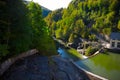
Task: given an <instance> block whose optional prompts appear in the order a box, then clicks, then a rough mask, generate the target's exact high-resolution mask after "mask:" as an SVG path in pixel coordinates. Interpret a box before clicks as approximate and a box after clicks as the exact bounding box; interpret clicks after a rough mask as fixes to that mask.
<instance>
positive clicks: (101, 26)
mask: <svg viewBox="0 0 120 80" xmlns="http://www.w3.org/2000/svg"><path fill="white" fill-rule="evenodd" d="M119 5H120V1H119V0H115V1H113V0H94V1H93V0H73V1H72V2H71V3H70V4H69V6H68V8H67V9H62V10H61V12H59V13H61V15H58V16H59V17H60V18H58V16H55V15H57V14H58V13H56V11H57V10H56V11H53V12H51V13H50V14H48V16H47V17H46V18H45V20H46V22H47V24H49V28H50V30H52V32H51V34H54V35H56V37H57V38H61V39H63V40H65V41H66V40H67V42H68V41H69V39H71V34H73V33H75V34H76V36H77V38H79V37H82V38H86V39H90V40H92V39H93V40H94V38H93V36H91V33H95V34H99V33H103V34H106V35H109V34H110V33H111V32H114V31H120V29H119V24H118V21H119V17H120V14H119V12H120V6H119ZM55 17H56V18H57V20H56V18H55ZM54 22H55V24H56V25H55V26H54V25H52V24H53V23H54ZM54 28H55V29H54ZM55 32H56V33H55ZM58 33H60V34H58ZM61 34H62V36H61ZM70 41H72V40H70Z"/></svg>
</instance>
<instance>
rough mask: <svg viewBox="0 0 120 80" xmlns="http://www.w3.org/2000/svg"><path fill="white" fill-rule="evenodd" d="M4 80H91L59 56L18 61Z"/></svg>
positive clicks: (33, 57)
mask: <svg viewBox="0 0 120 80" xmlns="http://www.w3.org/2000/svg"><path fill="white" fill-rule="evenodd" d="M2 78H3V79H2V80H89V78H88V77H87V75H86V74H85V73H84V72H83V71H80V70H78V69H77V68H76V67H74V65H73V64H71V62H69V61H68V60H65V59H62V58H61V57H59V56H54V57H49V58H48V57H43V56H40V55H38V54H37V55H32V56H29V57H27V58H24V59H22V60H18V61H17V62H16V63H15V64H14V65H12V66H11V67H10V68H9V70H8V71H7V72H6V73H5V74H4V76H3V77H2Z"/></svg>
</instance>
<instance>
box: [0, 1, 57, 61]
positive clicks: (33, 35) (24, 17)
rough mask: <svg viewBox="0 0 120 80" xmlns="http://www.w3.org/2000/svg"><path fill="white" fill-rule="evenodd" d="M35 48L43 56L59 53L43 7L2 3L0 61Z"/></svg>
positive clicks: (32, 3) (30, 4)
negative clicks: (43, 14) (44, 17)
mask: <svg viewBox="0 0 120 80" xmlns="http://www.w3.org/2000/svg"><path fill="white" fill-rule="evenodd" d="M34 48H35V49H38V50H39V52H40V54H42V55H52V54H56V51H55V50H56V49H55V45H54V41H53V40H52V38H51V37H50V34H49V30H48V27H47V25H46V23H45V21H44V20H43V16H42V10H41V7H40V5H39V4H37V3H34V2H26V1H23V0H0V62H2V61H4V60H5V59H7V58H9V57H11V56H14V55H17V54H20V53H22V52H25V51H27V50H30V49H34Z"/></svg>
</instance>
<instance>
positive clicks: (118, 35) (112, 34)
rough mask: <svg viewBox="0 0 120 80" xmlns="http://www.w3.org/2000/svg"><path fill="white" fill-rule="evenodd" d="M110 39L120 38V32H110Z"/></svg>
mask: <svg viewBox="0 0 120 80" xmlns="http://www.w3.org/2000/svg"><path fill="white" fill-rule="evenodd" d="M110 39H113V40H120V33H118V32H112V33H111V34H110Z"/></svg>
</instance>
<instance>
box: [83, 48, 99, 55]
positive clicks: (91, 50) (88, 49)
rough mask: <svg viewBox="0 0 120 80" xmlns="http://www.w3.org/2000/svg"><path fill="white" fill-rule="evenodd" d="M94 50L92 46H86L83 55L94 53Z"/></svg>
mask: <svg viewBox="0 0 120 80" xmlns="http://www.w3.org/2000/svg"><path fill="white" fill-rule="evenodd" d="M96 51H97V49H96V48H92V46H89V47H88V48H87V50H86V52H85V55H86V56H90V55H92V54H94V53H95V52H96Z"/></svg>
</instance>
